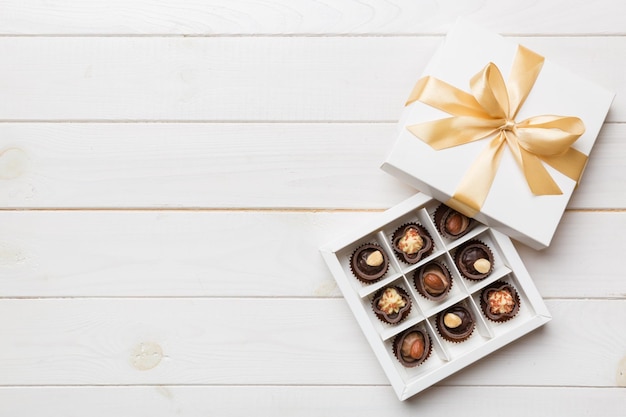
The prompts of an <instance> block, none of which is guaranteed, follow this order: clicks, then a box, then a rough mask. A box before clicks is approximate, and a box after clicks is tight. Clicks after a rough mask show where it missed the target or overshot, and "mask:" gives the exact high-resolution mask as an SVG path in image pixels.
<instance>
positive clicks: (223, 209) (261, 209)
mask: <svg viewBox="0 0 626 417" xmlns="http://www.w3.org/2000/svg"><path fill="white" fill-rule="evenodd" d="M387 209H388V208H371V209H363V208H332V209H331V208H316V207H304V208H303V207H294V208H289V207H276V208H273V207H0V212H9V211H10V212H12V211H107V212H108V211H111V212H117V211H133V212H138V211H149V212H159V211H164V212H216V213H225V212H229V213H236V212H242V213H382V212H384V211H385V210H387ZM565 211H566V212H567V213H624V212H626V208H602V209H595V208H584V209H566V210H565Z"/></svg>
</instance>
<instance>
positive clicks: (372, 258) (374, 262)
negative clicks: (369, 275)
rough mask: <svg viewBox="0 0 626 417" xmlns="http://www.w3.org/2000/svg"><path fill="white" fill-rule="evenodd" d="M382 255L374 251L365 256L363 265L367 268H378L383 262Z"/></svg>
mask: <svg viewBox="0 0 626 417" xmlns="http://www.w3.org/2000/svg"><path fill="white" fill-rule="evenodd" d="M384 260H385V259H384V258H383V254H382V253H380V251H378V250H377V251H374V252H372V253H370V254H369V255H368V256H367V259H365V263H366V264H367V265H369V266H380V265H382V264H383V262H384Z"/></svg>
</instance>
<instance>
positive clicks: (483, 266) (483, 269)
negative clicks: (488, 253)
mask: <svg viewBox="0 0 626 417" xmlns="http://www.w3.org/2000/svg"><path fill="white" fill-rule="evenodd" d="M473 266H474V269H475V270H476V271H477V272H479V273H481V274H486V273H488V272H489V271H491V262H489V260H488V259H485V258H481V259H477V260H476V261H475V262H474V265H473Z"/></svg>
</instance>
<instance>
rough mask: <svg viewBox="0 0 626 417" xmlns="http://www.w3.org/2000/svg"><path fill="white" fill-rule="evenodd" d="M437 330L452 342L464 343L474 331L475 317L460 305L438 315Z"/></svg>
mask: <svg viewBox="0 0 626 417" xmlns="http://www.w3.org/2000/svg"><path fill="white" fill-rule="evenodd" d="M437 330H438V331H439V334H440V335H441V337H443V338H444V339H446V340H448V341H450V342H462V341H464V340H466V339H467V338H468V337H470V336H471V335H472V332H473V331H474V316H472V313H470V311H469V310H468V309H467V308H465V307H464V306H462V305H460V304H456V305H453V306H452V307H450V308H448V309H446V310H444V311H442V312H440V313H439V314H437Z"/></svg>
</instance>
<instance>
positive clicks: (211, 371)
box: [0, 297, 626, 387]
mask: <svg viewBox="0 0 626 417" xmlns="http://www.w3.org/2000/svg"><path fill="white" fill-rule="evenodd" d="M547 306H548V308H549V309H550V312H551V313H552V315H553V321H552V322H550V323H549V324H547V325H546V326H544V327H542V328H541V329H540V330H538V331H535V332H534V333H532V334H530V335H527V336H525V337H524V338H523V339H522V340H521V341H520V343H513V344H511V345H508V346H506V347H505V348H503V349H501V350H499V351H497V352H495V353H493V354H491V355H490V356H489V358H488V359H486V360H482V361H480V362H478V363H476V364H473V365H472V367H471V368H470V369H471V371H460V372H459V373H457V374H455V375H453V376H451V377H449V378H448V379H446V380H444V381H443V382H441V383H440V385H469V386H473V385H496V386H500V385H505V386H506V385H516V386H526V385H528V386H540V385H541V386H580V387H615V386H616V384H617V381H618V378H617V376H618V374H619V373H620V372H624V371H625V369H624V368H623V366H624V364H620V361H621V360H622V359H623V354H624V352H623V347H624V345H626V333H624V332H615V331H613V329H614V328H615V324H614V322H613V320H612V318H617V317H625V316H626V300H623V299H622V300H548V301H547ZM9 316H11V320H6V319H4V320H2V321H1V322H0V332H2V334H8V335H11V337H7V338H3V339H2V340H0V370H1V372H0V385H85V384H86V385H135V384H140V385H142V384H157V385H170V384H174V385H179V384H180V385H187V384H212V385H213V384H215V385H327V384H330V385H357V386H358V385H372V384H374V385H386V384H387V383H388V381H387V378H386V376H385V374H384V373H383V371H382V368H381V367H380V365H379V363H378V361H377V360H376V357H375V356H374V354H373V352H372V351H371V349H370V347H369V345H368V344H367V342H366V340H365V337H364V336H363V335H362V334H361V332H360V329H359V328H358V326H356V325H355V323H354V317H353V316H352V314H351V312H350V310H349V308H348V307H347V305H346V303H345V301H344V300H343V299H340V298H338V299H319V298H311V299H295V298H277V297H269V298H213V297H211V298H156V299H150V298H124V299H121V298H111V299H107V298H81V299H48V300H45V299H44V300H37V299H6V300H0V317H9ZM587 352H593V355H589V354H587ZM581 356H585V360H584V361H581V360H580V357H581ZM572 366H575V368H576V372H572V371H571V368H572ZM502 368H506V369H507V372H498V370H500V369H502Z"/></svg>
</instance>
